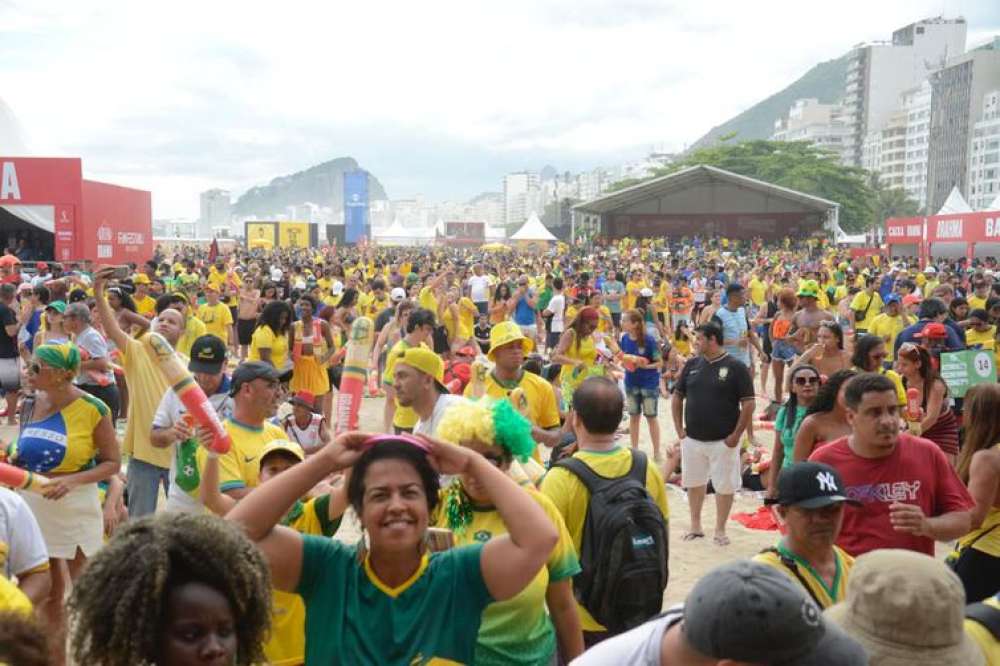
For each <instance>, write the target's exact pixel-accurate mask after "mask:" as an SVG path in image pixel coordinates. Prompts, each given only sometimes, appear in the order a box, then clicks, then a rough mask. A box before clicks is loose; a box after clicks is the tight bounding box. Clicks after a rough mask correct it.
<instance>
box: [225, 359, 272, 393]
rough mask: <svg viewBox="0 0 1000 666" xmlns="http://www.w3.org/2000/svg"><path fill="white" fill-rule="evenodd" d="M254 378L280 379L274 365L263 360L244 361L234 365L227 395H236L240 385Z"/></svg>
mask: <svg viewBox="0 0 1000 666" xmlns="http://www.w3.org/2000/svg"><path fill="white" fill-rule="evenodd" d="M255 379H266V380H268V381H270V382H274V383H278V382H279V381H280V379H281V377H280V375H279V374H278V371H277V370H275V369H274V366H273V365H271V364H269V363H264V362H263V361H244V362H243V363H240V364H239V365H238V366H236V370H234V371H233V377H232V380H231V384H230V388H229V395H236V393H237V392H238V391H239V390H240V387H241V386H243V385H244V384H246V383H247V382H252V381H253V380H255Z"/></svg>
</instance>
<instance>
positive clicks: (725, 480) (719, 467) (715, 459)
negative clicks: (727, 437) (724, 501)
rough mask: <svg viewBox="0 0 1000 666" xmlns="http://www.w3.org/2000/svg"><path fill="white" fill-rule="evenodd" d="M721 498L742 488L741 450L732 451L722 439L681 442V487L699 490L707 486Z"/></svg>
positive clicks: (687, 438) (688, 439)
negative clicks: (697, 488)
mask: <svg viewBox="0 0 1000 666" xmlns="http://www.w3.org/2000/svg"><path fill="white" fill-rule="evenodd" d="M709 479H711V480H712V487H713V488H715V492H717V493H719V494H720V495H732V494H733V493H735V492H736V491H737V490H739V489H740V488H741V487H742V486H743V476H742V474H741V473H740V447H738V446H736V447H733V448H729V447H728V446H726V443H725V442H723V441H722V440H721V439H720V440H717V441H714V442H700V441H698V440H696V439H691V438H690V437H685V438H684V439H683V440H681V485H682V486H684V487H685V488H696V487H698V486H705V485H708V481H709Z"/></svg>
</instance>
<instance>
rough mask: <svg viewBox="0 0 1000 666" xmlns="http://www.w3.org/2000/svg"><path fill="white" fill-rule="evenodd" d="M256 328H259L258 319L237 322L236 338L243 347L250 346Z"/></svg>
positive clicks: (238, 320)
mask: <svg viewBox="0 0 1000 666" xmlns="http://www.w3.org/2000/svg"><path fill="white" fill-rule="evenodd" d="M255 328H257V320H256V319H237V320H236V338H237V339H238V340H239V341H240V344H241V345H248V344H250V340H251V339H252V338H253V330H254V329H255Z"/></svg>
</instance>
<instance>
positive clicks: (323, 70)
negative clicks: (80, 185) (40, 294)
mask: <svg viewBox="0 0 1000 666" xmlns="http://www.w3.org/2000/svg"><path fill="white" fill-rule="evenodd" d="M989 4H990V0H981V1H980V2H971V1H970V2H962V1H959V0H945V2H944V3H942V2H941V1H940V0H937V1H934V2H932V1H930V0H927V1H924V0H917V1H909V2H901V1H892V2H889V1H886V2H870V1H865V2H861V1H859V0H847V1H845V2H839V3H826V2H802V1H801V0H798V1H793V0H775V1H772V2H768V3H763V4H762V3H746V2H741V1H739V0H732V1H726V2H721V1H720V2H702V3H692V2H681V1H680V0H677V1H674V2H657V1H655V0H620V1H618V2H601V1H598V0H555V1H550V2H540V1H536V2H531V1H530V0H508V1H505V2H476V1H471V0H467V1H465V2H456V1H452V0H447V1H443V2H434V3H414V2H385V1H383V2H353V3H339V2H338V3H317V2H285V3H282V4H281V5H280V6H277V5H275V4H274V3H264V2H239V3H237V2H215V1H211V2H205V1H204V0H203V1H201V2H191V1H188V0H176V1H175V2H171V3H135V2H132V3H129V2H108V1H105V2H100V1H98V2H88V3H76V2H55V1H53V2H47V3H34V2H9V1H8V2H6V3H4V1H3V0H0V95H2V96H3V98H4V99H5V100H6V101H7V102H8V103H9V104H10V106H11V107H12V108H13V109H14V111H15V113H17V115H18V117H19V119H20V120H21V122H22V124H23V125H24V127H25V130H26V133H27V136H28V140H29V143H30V146H31V148H32V149H33V150H34V151H35V152H37V153H46V154H60V153H62V154H82V156H83V158H84V168H85V170H86V171H87V172H88V174H89V175H93V176H95V177H102V178H109V179H110V178H113V177H119V178H122V179H124V181H127V182H126V183H124V184H132V185H136V186H142V187H147V188H150V189H153V191H154V202H155V203H154V205H155V208H156V214H157V215H182V214H188V215H193V214H195V212H196V209H197V192H198V191H199V190H201V189H205V188H207V187H210V186H228V187H231V188H233V189H234V190H237V191H238V190H239V189H240V188H243V187H246V186H248V185H250V184H252V183H255V182H260V181H264V180H267V179H269V178H271V177H272V176H275V175H279V174H281V173H284V172H287V171H291V170H294V169H297V168H304V167H306V166H308V165H310V164H313V163H315V162H318V161H321V160H323V159H328V158H332V157H335V156H338V155H343V154H351V155H352V156H354V157H356V158H357V159H358V160H359V161H360V162H361V163H362V164H363V165H364V166H366V167H367V168H370V169H371V170H372V171H373V172H375V173H376V174H377V175H379V176H380V177H381V178H382V180H383V182H384V183H385V184H386V186H387V188H388V190H389V192H390V194H391V195H393V196H404V195H407V194H411V193H412V192H410V191H401V190H398V189H396V188H395V187H394V184H398V186H399V187H400V188H403V187H407V188H411V187H413V186H414V183H418V184H419V185H418V186H419V187H420V188H421V189H423V190H424V191H425V192H427V193H430V194H433V195H437V196H440V197H442V198H443V197H445V196H450V197H452V198H460V197H462V196H468V195H469V194H472V193H474V192H475V191H477V190H481V189H494V188H496V187H497V184H498V183H499V179H500V177H501V176H502V174H503V172H504V170H505V168H507V166H506V165H507V164H508V162H509V161H510V160H512V159H514V158H515V157H516V158H517V159H520V160H522V161H524V162H525V166H539V165H541V164H544V163H546V162H551V163H554V164H556V165H557V166H559V167H560V168H567V167H569V166H570V165H571V164H572V165H580V166H582V165H586V164H588V159H589V160H599V159H606V158H607V157H608V156H609V155H615V154H618V155H621V156H625V155H627V154H629V153H632V154H636V155H637V154H638V151H640V150H641V149H642V148H643V147H645V146H649V145H651V144H653V143H656V144H657V145H660V146H665V147H667V148H669V149H680V148H682V147H683V145H684V144H685V143H687V142H690V141H693V140H694V139H696V138H697V137H698V136H700V135H701V134H703V133H704V132H705V131H707V130H708V129H709V128H710V127H712V126H713V125H715V124H718V123H719V122H722V121H724V120H725V119H727V118H729V117H731V116H732V115H734V114H736V113H738V112H739V111H741V110H742V109H744V108H746V107H747V106H749V105H751V104H753V103H755V102H757V101H759V100H760V99H762V98H764V97H766V96H768V95H770V94H771V93H773V92H775V91H777V90H779V89H780V88H782V87H784V86H785V85H787V84H788V83H790V82H791V81H793V80H794V79H795V78H797V77H798V76H800V75H801V74H803V73H804V72H805V71H806V70H807V69H809V68H810V67H811V66H812V65H814V64H815V63H817V62H819V61H821V60H826V59H830V58H834V57H837V56H839V55H841V54H842V53H844V52H845V51H846V50H847V49H848V48H849V47H850V46H851V45H852V44H854V43H857V42H859V41H863V40H868V39H886V38H888V37H889V34H890V33H891V31H892V30H893V29H894V28H896V27H899V26H901V25H904V24H906V23H907V22H910V21H912V20H916V19H919V18H921V17H923V16H929V15H934V14H938V13H941V12H942V11H944V12H945V13H946V15H949V16H952V15H956V14H960V13H963V12H965V13H971V14H973V15H974V17H978V19H977V18H973V19H971V20H973V21H975V20H978V21H979V23H978V24H977V23H973V25H971V26H970V33H972V32H974V31H976V30H979V31H980V32H983V34H985V32H987V31H988V30H989V29H991V28H995V27H997V26H998V25H1000V16H997V14H998V12H997V11H996V10H988V9H985V10H984V6H986V5H989ZM38 5H44V6H43V8H41V9H40V8H39V7H38ZM976 34H979V33H978V32H977V33H976ZM390 138H391V141H392V142H391V143H390V142H389V141H390ZM431 139H433V140H431ZM433 141H439V142H440V143H441V144H442V145H444V144H447V145H448V146H449V149H448V152H447V154H445V153H444V152H442V153H441V154H435V152H434V151H433ZM429 143H430V144H432V145H431V150H430V152H428V153H426V154H424V155H422V156H421V157H422V160H423V161H424V162H425V163H428V162H434V161H435V160H440V161H441V164H439V165H437V168H433V169H426V173H428V174H435V175H434V180H433V181H432V180H430V178H429V177H424V176H422V173H420V172H417V173H414V172H413V171H412V170H411V169H410V168H409V167H407V168H406V170H404V169H402V168H400V166H399V165H402V164H406V165H410V164H413V159H412V157H411V156H410V155H408V153H409V152H411V151H413V150H415V149H417V146H419V149H421V150H427V148H428V144H429ZM442 150H443V149H442ZM463 151H465V152H463ZM463 156H464V157H463ZM463 159H476V160H484V159H485V160H489V161H495V162H496V167H497V168H496V170H495V172H493V173H492V174H491V175H490V176H489V177H483V176H481V175H478V176H476V177H475V178H472V177H471V176H467V175H466V174H467V173H468V172H469V171H471V170H470V169H468V168H466V167H465V166H463V164H462V160H463ZM589 163H590V164H596V162H595V161H591V162H589ZM444 165H447V166H449V167H450V168H451V169H452V172H453V176H452V177H450V178H448V177H444V178H442V177H441V176H440V175H439V174H440V173H441V170H442V169H441V167H442V166H444ZM474 171H475V173H476V174H482V173H489V170H488V169H482V168H477V169H475V170H474Z"/></svg>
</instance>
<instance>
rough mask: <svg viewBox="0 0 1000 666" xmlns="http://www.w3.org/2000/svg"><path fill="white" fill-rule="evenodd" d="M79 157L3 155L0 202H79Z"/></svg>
mask: <svg viewBox="0 0 1000 666" xmlns="http://www.w3.org/2000/svg"><path fill="white" fill-rule="evenodd" d="M82 178H83V176H82V170H81V166H80V160H79V158H71V159H65V158H52V157H0V204H23V205H31V204H41V205H52V204H58V203H64V204H73V205H79V203H80V181H81V179H82Z"/></svg>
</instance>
